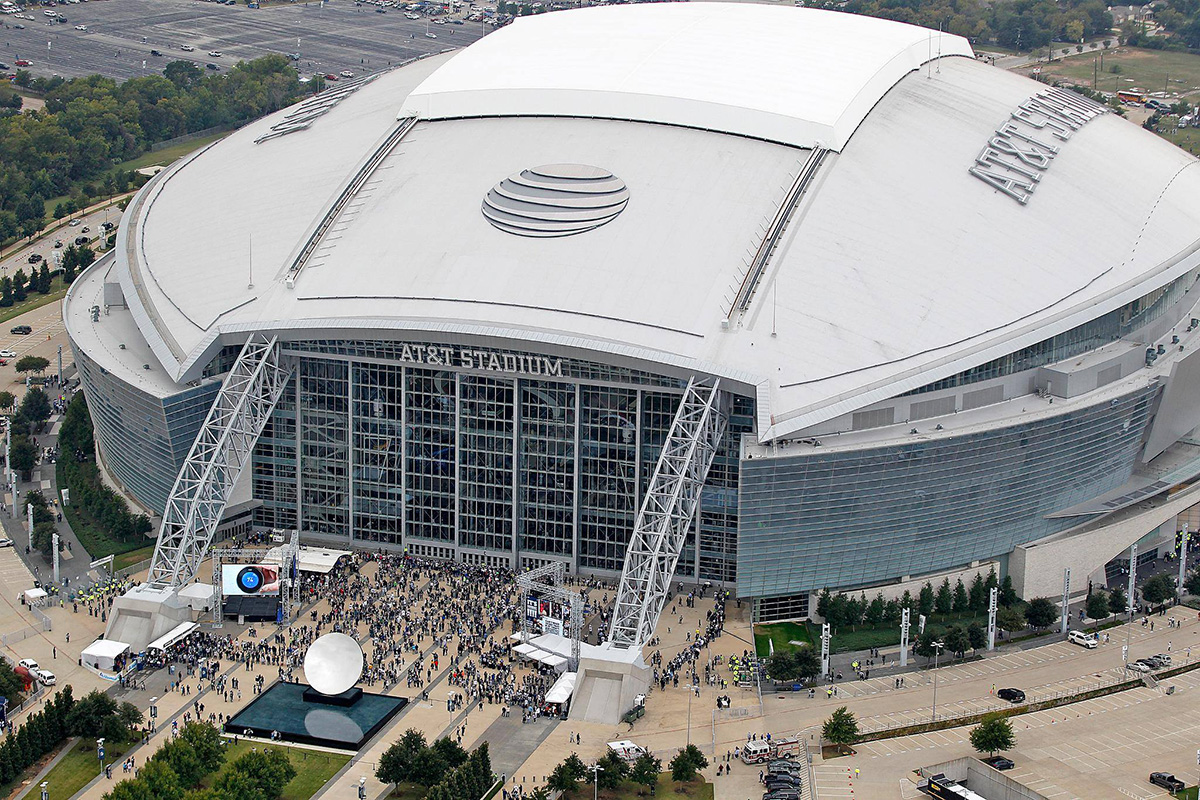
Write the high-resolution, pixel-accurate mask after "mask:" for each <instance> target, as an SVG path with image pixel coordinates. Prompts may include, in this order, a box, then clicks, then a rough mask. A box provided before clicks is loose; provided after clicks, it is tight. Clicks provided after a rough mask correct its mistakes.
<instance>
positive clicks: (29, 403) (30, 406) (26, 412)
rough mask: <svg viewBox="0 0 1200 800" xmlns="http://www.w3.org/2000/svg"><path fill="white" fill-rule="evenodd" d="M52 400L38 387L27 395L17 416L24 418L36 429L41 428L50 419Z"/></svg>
mask: <svg viewBox="0 0 1200 800" xmlns="http://www.w3.org/2000/svg"><path fill="white" fill-rule="evenodd" d="M50 410H51V409H50V398H48V397H46V393H45V392H43V391H42V390H41V389H40V388H38V387H37V386H34V387H33V388H32V389H30V390H29V391H28V392H26V393H25V398H24V399H23V400H22V401H21V407H20V409H18V411H17V416H19V417H24V418H25V419H26V420H28V421H29V424H30V425H32V426H33V427H34V428H39V427H40V426H41V424H42V423H43V422H45V421H46V420H48V419H50Z"/></svg>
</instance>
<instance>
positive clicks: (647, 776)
mask: <svg viewBox="0 0 1200 800" xmlns="http://www.w3.org/2000/svg"><path fill="white" fill-rule="evenodd" d="M660 772H662V760H661V759H658V758H655V757H654V756H653V755H651V754H650V753H642V754H641V755H640V756H638V759H637V761H635V762H633V771H632V772H631V774H630V777H631V778H633V782H634V783H636V784H638V785H640V786H654V785H655V784H656V783H658V774H659V773H660Z"/></svg>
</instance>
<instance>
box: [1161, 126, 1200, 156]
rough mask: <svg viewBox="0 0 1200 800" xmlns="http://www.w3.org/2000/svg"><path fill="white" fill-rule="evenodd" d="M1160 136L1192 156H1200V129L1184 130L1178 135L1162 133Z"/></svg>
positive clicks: (1177, 133)
mask: <svg viewBox="0 0 1200 800" xmlns="http://www.w3.org/2000/svg"><path fill="white" fill-rule="evenodd" d="M1158 135H1159V136H1161V137H1163V138H1164V139H1166V140H1167V141H1168V142H1171V143H1172V144H1174V145H1175V146H1177V147H1181V148H1183V149H1184V150H1187V151H1188V152H1189V153H1191V154H1192V155H1194V156H1200V128H1183V129H1181V130H1179V131H1178V132H1176V133H1161V132H1160V133H1159V134H1158Z"/></svg>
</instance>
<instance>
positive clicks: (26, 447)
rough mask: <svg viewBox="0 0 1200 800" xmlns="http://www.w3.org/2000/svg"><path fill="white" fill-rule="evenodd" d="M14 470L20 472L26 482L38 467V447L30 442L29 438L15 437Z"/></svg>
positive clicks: (13, 444) (13, 442)
mask: <svg viewBox="0 0 1200 800" xmlns="http://www.w3.org/2000/svg"><path fill="white" fill-rule="evenodd" d="M10 457H11V459H12V468H13V469H14V470H16V471H17V472H20V473H21V474H22V476H24V479H25V480H28V476H29V473H30V472H32V471H33V468H34V467H35V466H37V447H35V446H34V444H33V442H31V441H29V437H28V436H20V435H18V436H14V437H13V441H12V454H11V456H10Z"/></svg>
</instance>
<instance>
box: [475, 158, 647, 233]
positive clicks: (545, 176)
mask: <svg viewBox="0 0 1200 800" xmlns="http://www.w3.org/2000/svg"><path fill="white" fill-rule="evenodd" d="M628 203H629V189H628V188H627V187H626V186H625V181H623V180H621V179H620V178H618V177H616V176H614V175H613V174H612V173H611V172H609V171H608V170H606V169H601V168H600V167H589V166H586V165H584V164H548V165H546V166H541V167H533V168H532V169H527V170H522V171H521V173H520V174H518V175H510V176H509V177H507V178H505V179H504V180H502V181H500V182H499V183H497V184H496V185H495V186H493V187H492V189H491V191H489V192H488V193H487V195H486V196H485V197H484V198H483V209H482V210H483V215H484V216H485V217H487V220H488V222H490V223H492V225H494V226H495V227H497V228H499V229H500V230H502V231H505V232H507V233H515V234H516V235H518V236H532V237H538V238H551V237H557V236H571V235H572V234H576V233H583V232H584V231H590V230H592V229H593V228H599V227H600V226H601V225H603V224H605V223H606V222H611V221H612V220H613V219H614V218H616V216H617V215H618V214H620V213H621V212H622V211H623V210H624V209H625V206H626V205H627V204H628Z"/></svg>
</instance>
